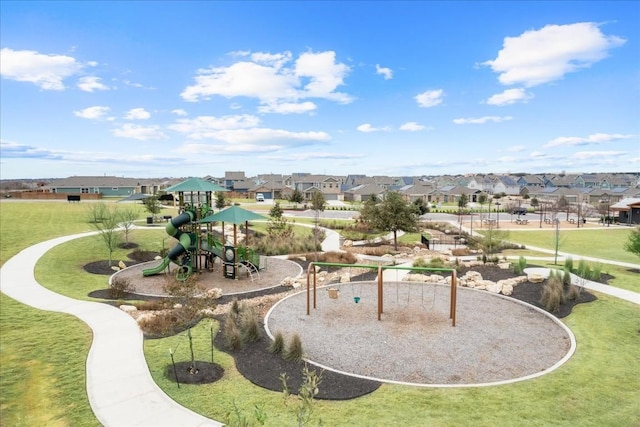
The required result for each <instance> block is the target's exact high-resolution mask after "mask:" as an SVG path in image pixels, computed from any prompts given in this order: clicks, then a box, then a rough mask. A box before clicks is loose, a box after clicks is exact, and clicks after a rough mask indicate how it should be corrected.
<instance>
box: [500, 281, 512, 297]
mask: <svg viewBox="0 0 640 427" xmlns="http://www.w3.org/2000/svg"><path fill="white" fill-rule="evenodd" d="M512 293H513V286H512V285H510V284H508V283H507V284H504V285H502V295H511V294H512Z"/></svg>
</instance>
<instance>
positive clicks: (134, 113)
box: [124, 108, 151, 120]
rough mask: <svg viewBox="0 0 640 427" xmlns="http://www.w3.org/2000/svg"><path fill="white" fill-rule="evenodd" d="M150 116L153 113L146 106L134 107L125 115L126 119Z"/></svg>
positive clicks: (144, 118)
mask: <svg viewBox="0 0 640 427" xmlns="http://www.w3.org/2000/svg"><path fill="white" fill-rule="evenodd" d="M150 117H151V113H149V112H148V111H147V110H145V109H144V108H132V109H131V110H129V111H127V114H125V115H124V118H125V119H126V120H147V119H148V118H150Z"/></svg>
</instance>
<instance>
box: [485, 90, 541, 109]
mask: <svg viewBox="0 0 640 427" xmlns="http://www.w3.org/2000/svg"><path fill="white" fill-rule="evenodd" d="M532 98H533V94H531V93H527V92H526V90H525V89H523V88H518V89H507V90H505V91H504V92H502V93H497V94H495V95H493V96H491V97H490V98H489V99H487V104H489V105H497V106H502V105H511V104H515V103H517V102H527V101H529V100H530V99H532Z"/></svg>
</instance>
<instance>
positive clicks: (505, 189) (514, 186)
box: [493, 175, 520, 196]
mask: <svg viewBox="0 0 640 427" xmlns="http://www.w3.org/2000/svg"><path fill="white" fill-rule="evenodd" d="M493 182H494V184H493V193H494V194H506V195H507V196H517V195H519V194H520V185H518V183H517V182H516V181H515V180H514V179H513V178H511V177H510V176H506V175H502V176H498V177H496V178H495V179H494V181H493Z"/></svg>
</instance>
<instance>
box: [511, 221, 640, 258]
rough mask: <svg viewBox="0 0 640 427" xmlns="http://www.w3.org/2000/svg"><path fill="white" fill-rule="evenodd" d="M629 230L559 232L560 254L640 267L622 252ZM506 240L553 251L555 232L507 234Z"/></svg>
mask: <svg viewBox="0 0 640 427" xmlns="http://www.w3.org/2000/svg"><path fill="white" fill-rule="evenodd" d="M630 232H631V229H629V228H606V229H597V230H594V229H581V230H578V229H576V230H560V237H559V243H560V244H559V248H558V250H559V251H560V252H567V253H571V254H576V255H583V256H589V257H596V258H603V259H609V260H613V261H622V262H630V263H635V264H640V258H638V257H637V256H636V255H633V254H631V253H629V252H627V251H625V250H624V244H625V242H626V241H627V238H628V236H629V233H630ZM508 240H510V241H512V242H517V243H520V244H524V245H525V246H526V245H531V246H537V247H540V248H544V249H550V250H554V249H555V241H556V239H555V230H536V231H517V230H511V231H510V232H509V237H508Z"/></svg>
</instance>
